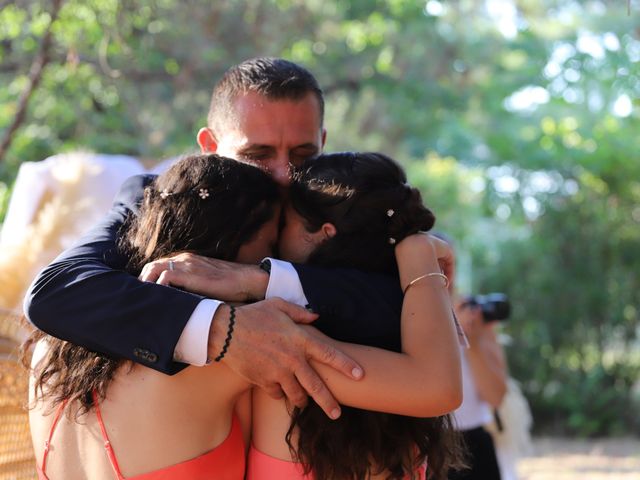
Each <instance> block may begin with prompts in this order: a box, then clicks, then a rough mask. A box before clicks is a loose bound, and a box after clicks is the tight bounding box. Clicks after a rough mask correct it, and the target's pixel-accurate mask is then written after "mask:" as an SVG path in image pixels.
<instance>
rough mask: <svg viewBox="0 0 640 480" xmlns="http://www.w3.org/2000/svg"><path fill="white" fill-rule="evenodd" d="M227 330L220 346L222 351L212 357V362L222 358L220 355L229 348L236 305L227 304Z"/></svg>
mask: <svg viewBox="0 0 640 480" xmlns="http://www.w3.org/2000/svg"><path fill="white" fill-rule="evenodd" d="M229 308H230V310H229V330H227V338H226V339H225V341H224V346H223V347H222V351H221V352H220V355H218V356H217V357H216V358H214V359H213V361H214V362H219V361H220V360H222V357H224V356H225V354H226V353H227V349H228V348H229V344H230V343H231V335H232V334H233V326H234V324H235V323H236V307H234V306H233V305H229Z"/></svg>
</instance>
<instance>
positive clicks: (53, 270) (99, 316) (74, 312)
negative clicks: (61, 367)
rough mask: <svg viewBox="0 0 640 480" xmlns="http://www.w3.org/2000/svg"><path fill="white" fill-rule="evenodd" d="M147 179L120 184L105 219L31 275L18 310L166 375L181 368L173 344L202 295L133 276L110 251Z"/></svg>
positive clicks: (52, 330) (57, 332)
mask: <svg viewBox="0 0 640 480" xmlns="http://www.w3.org/2000/svg"><path fill="white" fill-rule="evenodd" d="M152 178H153V177H152V176H149V175H145V176H137V177H132V178H131V179H129V180H127V182H125V184H124V185H123V187H122V189H121V190H120V192H119V193H118V195H117V197H116V199H115V201H114V204H113V207H112V209H111V211H110V212H109V213H108V214H107V216H106V218H105V219H104V220H103V221H102V222H100V223H99V224H98V225H96V226H95V227H94V228H93V229H92V230H91V231H89V232H88V233H87V234H86V235H85V236H84V237H83V238H82V239H81V240H80V242H79V243H78V244H77V245H76V246H74V247H72V248H71V249H69V250H67V251H66V252H64V253H63V254H62V255H60V256H59V257H58V258H57V259H56V260H54V262H53V263H52V264H51V265H49V266H48V267H46V268H45V269H44V270H43V271H42V272H41V273H40V274H39V275H38V277H36V279H35V280H34V282H33V284H32V285H31V287H30V289H29V291H28V293H27V296H26V298H25V302H24V309H25V313H26V315H27V317H28V318H29V319H30V320H31V322H32V323H33V324H34V325H35V326H36V327H38V328H40V329H41V330H43V331H45V332H47V333H49V334H51V335H53V336H56V337H59V338H63V339H65V340H68V341H71V342H73V343H77V344H79V345H83V346H85V347H87V348H90V349H92V350H96V351H100V352H103V353H106V354H108V355H112V356H114V357H117V358H126V359H129V360H133V361H135V362H136V363H141V364H144V365H146V366H149V367H151V368H154V369H156V370H160V371H162V372H164V373H169V374H171V373H175V372H177V371H179V370H180V369H181V368H184V366H185V365H184V364H180V363H177V362H175V361H174V359H173V355H174V349H175V346H176V343H177V341H178V339H179V337H180V334H181V333H182V330H183V329H184V326H185V324H186V323H187V321H188V320H189V318H190V315H191V313H192V312H193V311H194V309H195V308H196V306H197V305H198V304H199V303H200V301H201V300H202V299H203V297H201V296H199V295H195V294H192V293H187V292H182V291H180V290H177V289H174V288H169V287H164V286H160V285H152V284H148V283H144V282H140V281H138V280H137V279H136V278H135V277H133V276H131V275H129V274H128V273H126V272H125V271H124V268H125V265H126V262H127V258H126V257H124V256H123V255H122V254H120V253H119V252H118V251H117V248H116V242H117V236H118V230H119V229H120V228H121V226H122V224H123V222H124V221H125V219H126V217H127V215H128V214H129V213H130V212H132V211H134V212H135V211H137V207H138V204H139V202H140V200H141V199H142V195H143V191H144V187H145V186H146V185H148V184H149V182H150V181H151V180H152Z"/></svg>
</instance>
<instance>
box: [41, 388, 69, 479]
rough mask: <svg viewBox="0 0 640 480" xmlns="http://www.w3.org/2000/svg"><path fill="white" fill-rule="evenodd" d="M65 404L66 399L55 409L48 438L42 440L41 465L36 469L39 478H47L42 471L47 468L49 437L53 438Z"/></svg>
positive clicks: (49, 446)
mask: <svg viewBox="0 0 640 480" xmlns="http://www.w3.org/2000/svg"><path fill="white" fill-rule="evenodd" d="M66 406H67V400H64V401H63V402H62V403H61V404H60V405H59V406H58V409H57V410H56V415H55V417H53V423H52V424H51V429H50V430H49V438H47V440H45V442H44V453H43V454H42V465H41V466H40V467H39V468H38V469H37V470H38V478H39V479H40V480H48V478H47V475H46V473H44V471H45V469H46V468H47V457H48V456H49V449H50V448H51V439H52V438H53V432H54V431H55V429H56V426H57V425H58V421H59V420H60V417H61V416H62V412H63V411H64V409H65V407H66Z"/></svg>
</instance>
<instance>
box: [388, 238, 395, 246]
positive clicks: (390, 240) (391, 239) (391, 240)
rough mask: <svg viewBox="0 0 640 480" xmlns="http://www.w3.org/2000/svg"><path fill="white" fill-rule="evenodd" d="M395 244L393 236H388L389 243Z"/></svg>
mask: <svg viewBox="0 0 640 480" xmlns="http://www.w3.org/2000/svg"><path fill="white" fill-rule="evenodd" d="M395 244H396V239H395V238H393V237H389V245H395Z"/></svg>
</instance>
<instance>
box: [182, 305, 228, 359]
mask: <svg viewBox="0 0 640 480" xmlns="http://www.w3.org/2000/svg"><path fill="white" fill-rule="evenodd" d="M221 304H222V302H219V301H218V300H211V299H204V300H202V301H201V302H200V303H199V304H198V306H197V307H196V309H195V310H194V311H193V313H192V314H191V317H190V318H189V321H188V322H187V324H186V325H185V327H184V330H182V335H180V339H179V340H178V343H177V344H176V348H175V350H174V351H173V359H174V360H175V361H176V362H182V363H188V364H190V365H194V366H196V367H201V366H203V365H206V363H207V346H208V344H209V329H210V328H211V322H212V320H213V315H214V314H215V313H216V310H217V309H218V307H219V306H220V305H221Z"/></svg>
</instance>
